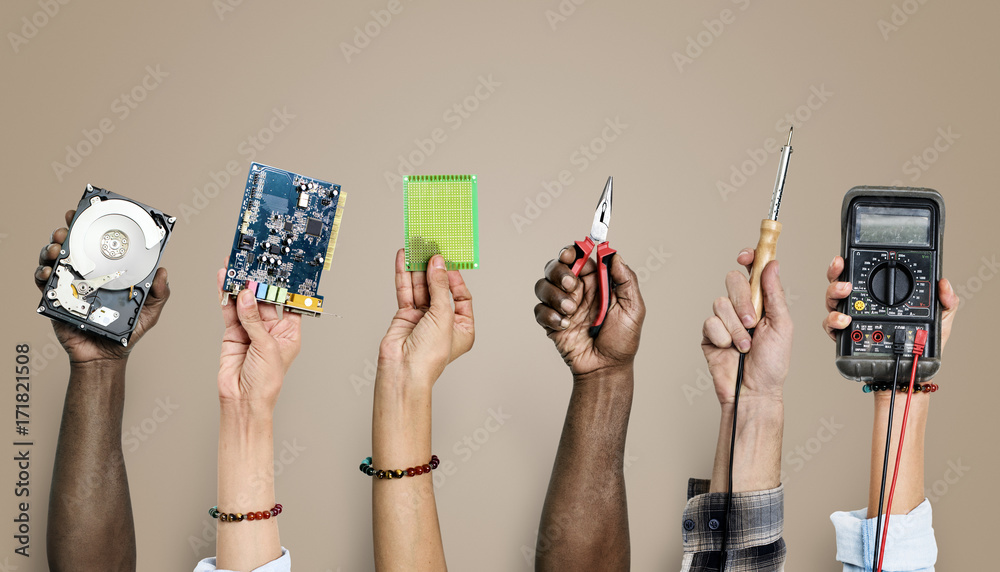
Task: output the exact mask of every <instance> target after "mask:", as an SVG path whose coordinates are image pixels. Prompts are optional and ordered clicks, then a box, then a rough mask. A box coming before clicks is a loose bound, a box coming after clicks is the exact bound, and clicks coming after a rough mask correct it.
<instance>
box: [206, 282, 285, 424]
mask: <svg viewBox="0 0 1000 572" xmlns="http://www.w3.org/2000/svg"><path fill="white" fill-rule="evenodd" d="M224 280H225V270H219V274H218V287H219V297H220V300H222V296H224V294H223V293H222V284H223V282H224ZM222 320H223V323H224V324H225V326H226V330H225V332H224V333H223V335H222V352H221V357H220V359H219V377H218V382H219V402H220V404H221V405H223V406H236V407H239V408H241V409H249V410H255V411H256V410H260V411H267V412H270V411H273V410H274V406H275V404H276V403H277V401H278V393H279V392H280V391H281V383H282V380H283V379H284V376H285V373H286V372H287V371H288V368H289V367H290V366H291V365H292V361H293V360H294V359H295V356H297V355H298V353H299V349H300V348H301V345H302V339H301V336H300V330H301V325H302V316H301V315H299V314H296V313H294V312H288V311H284V312H282V316H281V318H280V319H279V318H278V309H277V307H275V306H273V305H271V304H260V305H258V304H257V299H256V298H255V297H254V295H253V293H252V292H250V291H249V290H244V291H242V292H240V294H239V296H238V297H237V299H236V302H235V303H233V301H232V300H229V301H227V303H226V304H225V305H223V306H222Z"/></svg>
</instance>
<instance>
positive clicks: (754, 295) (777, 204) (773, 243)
mask: <svg viewBox="0 0 1000 572" xmlns="http://www.w3.org/2000/svg"><path fill="white" fill-rule="evenodd" d="M792 129H793V128H792V127H789V128H788V143H786V144H785V146H784V147H782V148H781V159H780V162H779V164H778V176H777V177H776V178H775V179H774V192H773V193H772V194H771V208H770V210H769V211H768V214H767V218H765V219H764V220H762V221H760V239H759V240H758V241H757V248H756V249H755V250H754V258H753V266H752V267H751V269H750V299H751V301H752V302H753V307H754V311H755V312H756V318H757V321H758V322H759V321H760V318H761V317H762V316H763V315H764V296H763V292H762V290H761V285H760V277H761V274H762V273H763V272H764V267H765V266H767V264H768V263H769V262H771V261H772V260H774V258H775V254H776V252H777V248H778V237H779V236H780V235H781V223H780V222H778V210H779V209H780V208H781V195H782V193H783V192H784V190H785V176H786V175H787V174H788V158H789V156H791V154H792ZM753 332H754V329H753V328H751V329H750V330H748V333H749V334H750V337H751V338H752V337H753ZM746 358H747V354H745V353H743V352H740V362H739V366H738V368H737V370H736V391H735V394H734V396H733V434H732V437H731V438H730V441H729V486H728V487H727V488H726V513H725V518H724V519H723V520H722V543H721V546H720V553H721V556H722V558H721V562H720V565H719V571H720V572H725V569H726V544H727V542H726V539H727V537H728V536H729V512H730V509H731V508H732V502H733V454H734V453H735V452H736V414H737V413H738V412H739V409H740V388H741V387H743V369H744V366H745V364H746Z"/></svg>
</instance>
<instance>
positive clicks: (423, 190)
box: [403, 175, 479, 271]
mask: <svg viewBox="0 0 1000 572" xmlns="http://www.w3.org/2000/svg"><path fill="white" fill-rule="evenodd" d="M478 190H479V185H478V180H477V178H476V176H475V175H412V176H409V177H403V203H404V209H403V214H404V219H405V223H404V238H405V241H406V269H407V270H417V271H419V270H426V269H427V262H428V261H429V260H430V259H431V257H432V256H434V255H435V254H440V255H441V256H443V257H444V259H445V263H446V265H447V267H448V269H449V270H468V269H472V268H479V198H478V194H479V193H478Z"/></svg>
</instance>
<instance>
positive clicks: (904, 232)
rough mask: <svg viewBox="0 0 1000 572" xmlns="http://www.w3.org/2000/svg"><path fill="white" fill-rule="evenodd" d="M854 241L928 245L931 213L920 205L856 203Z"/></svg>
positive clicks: (890, 244) (888, 244)
mask: <svg viewBox="0 0 1000 572" xmlns="http://www.w3.org/2000/svg"><path fill="white" fill-rule="evenodd" d="M855 229H856V230H855V234H854V242H855V243H857V244H881V245H885V246H930V245H931V212H930V209H922V208H887V207H872V206H858V211H857V225H855Z"/></svg>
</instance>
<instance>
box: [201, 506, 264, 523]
mask: <svg viewBox="0 0 1000 572" xmlns="http://www.w3.org/2000/svg"><path fill="white" fill-rule="evenodd" d="M281 510H282V508H281V505H280V504H277V503H275V505H274V507H273V508H271V509H270V510H262V511H258V512H248V513H246V514H243V513H242V512H238V513H236V514H233V513H231V512H230V513H228V514H227V513H224V512H219V507H217V506H213V507H212V508H210V509H208V514H209V516H211V517H212V518H217V519H219V520H221V521H222V522H243V519H246V520H267V519H269V518H271V517H272V516H273V517H277V516H278V515H279V514H281Z"/></svg>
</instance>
